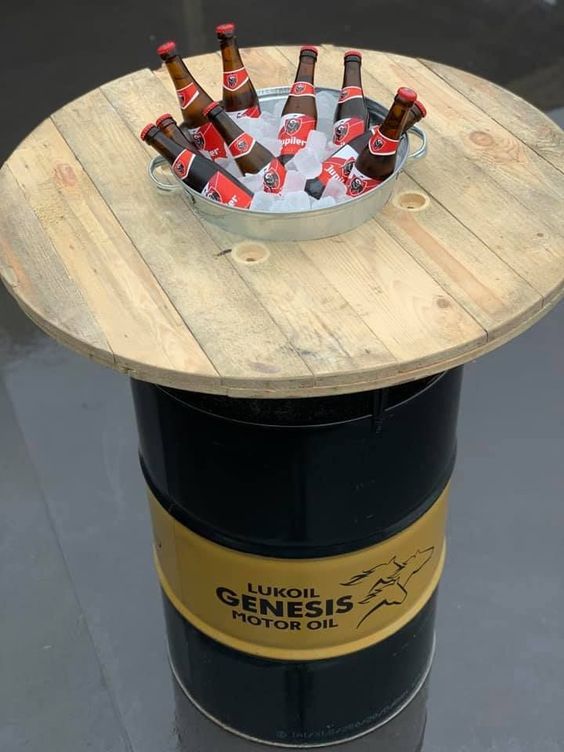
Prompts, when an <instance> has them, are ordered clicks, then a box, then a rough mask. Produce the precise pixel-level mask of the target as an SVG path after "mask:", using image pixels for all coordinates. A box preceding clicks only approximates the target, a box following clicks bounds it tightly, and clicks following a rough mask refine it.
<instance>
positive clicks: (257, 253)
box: [231, 242, 270, 265]
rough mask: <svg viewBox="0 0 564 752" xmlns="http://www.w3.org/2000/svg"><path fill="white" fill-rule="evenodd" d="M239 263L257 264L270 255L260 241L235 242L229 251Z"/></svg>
mask: <svg viewBox="0 0 564 752" xmlns="http://www.w3.org/2000/svg"><path fill="white" fill-rule="evenodd" d="M231 255H232V257H233V258H234V259H235V261H238V262H239V263H240V264H247V265H251V264H259V263H261V262H262V261H266V259H267V258H268V257H269V256H270V251H269V250H268V248H267V247H266V246H265V245H262V243H250V242H249V243H247V242H245V243H237V245H236V246H234V247H233V251H232V253H231Z"/></svg>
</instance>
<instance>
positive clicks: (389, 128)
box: [380, 99, 411, 141]
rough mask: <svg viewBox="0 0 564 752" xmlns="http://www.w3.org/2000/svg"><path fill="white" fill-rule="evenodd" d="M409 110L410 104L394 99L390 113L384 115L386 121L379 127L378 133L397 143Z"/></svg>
mask: <svg viewBox="0 0 564 752" xmlns="http://www.w3.org/2000/svg"><path fill="white" fill-rule="evenodd" d="M410 109H411V104H410V103H407V102H402V101H401V100H399V99H395V100H394V103H393V105H392V107H391V109H390V111H389V112H388V114H387V115H386V119H385V120H384V122H383V123H382V125H381V126H380V133H382V134H383V135H384V136H387V137H388V138H393V139H395V140H396V141H397V140H398V139H399V137H400V136H401V133H402V130H403V126H404V122H405V119H406V117H407V113H408V112H409V110H410Z"/></svg>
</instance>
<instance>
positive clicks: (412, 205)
mask: <svg viewBox="0 0 564 752" xmlns="http://www.w3.org/2000/svg"><path fill="white" fill-rule="evenodd" d="M394 204H395V205H396V206H399V208H400V209H407V211H421V210H422V209H426V208H427V207H428V206H429V204H430V201H429V196H426V195H425V194H424V193H418V192H417V191H404V192H403V193H398V195H397V196H396V197H395V198H394Z"/></svg>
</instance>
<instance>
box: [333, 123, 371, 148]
mask: <svg viewBox="0 0 564 752" xmlns="http://www.w3.org/2000/svg"><path fill="white" fill-rule="evenodd" d="M365 130H366V124H365V122H364V120H363V119H362V118H357V117H350V118H342V119H341V120H337V122H336V123H335V125H334V126H333V143H334V144H336V145H337V146H343V145H344V144H348V143H349V141H352V140H353V138H356V137H357V136H362V134H363V133H364V132H365Z"/></svg>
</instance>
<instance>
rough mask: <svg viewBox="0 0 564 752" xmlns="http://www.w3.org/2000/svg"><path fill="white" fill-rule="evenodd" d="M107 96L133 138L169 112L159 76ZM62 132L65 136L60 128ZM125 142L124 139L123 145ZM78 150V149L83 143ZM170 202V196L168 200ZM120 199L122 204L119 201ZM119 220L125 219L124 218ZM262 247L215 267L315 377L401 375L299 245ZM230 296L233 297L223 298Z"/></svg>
mask: <svg viewBox="0 0 564 752" xmlns="http://www.w3.org/2000/svg"><path fill="white" fill-rule="evenodd" d="M121 84H125V86H122V85H121ZM138 89H139V91H138ZM104 92H105V94H106V95H107V96H108V97H109V98H110V99H111V101H112V103H114V104H115V105H116V107H117V108H118V109H119V110H120V112H121V114H122V115H123V117H124V119H125V121H126V122H127V123H128V124H129V125H130V126H131V132H132V134H135V133H137V126H138V125H139V123H140V122H143V121H145V120H146V119H147V117H148V116H149V113H150V112H153V111H155V110H157V111H161V110H163V109H166V108H167V105H168V104H169V100H170V98H171V94H170V92H169V91H165V89H164V87H163V86H162V84H161V83H160V81H158V80H157V79H156V78H155V77H153V80H152V81H151V80H150V79H149V78H148V77H147V76H145V75H143V76H137V75H136V76H135V80H133V81H132V80H127V81H124V80H123V79H122V81H121V83H120V85H119V87H117V86H114V84H112V85H110V86H109V87H105V88H104ZM97 106H99V105H97ZM57 122H59V120H57ZM104 122H105V123H106V124H107V123H108V122H111V116H110V115H109V114H108V115H107V116H105V117H104ZM61 127H62V128H63V131H64V132H65V133H66V130H65V129H64V126H63V125H62V124H61ZM116 127H117V126H116ZM124 139H125V137H123V136H120V140H124ZM73 143H74V142H73ZM135 146H137V145H135ZM73 148H74V147H73ZM76 148H77V149H80V144H79V143H77V144H76ZM136 150H137V149H136ZM81 159H82V156H81ZM97 164H98V160H97ZM92 169H95V166H93V167H92ZM138 169H139V170H141V169H142V168H141V167H139V168H138ZM92 174H94V173H92ZM94 179H95V181H96V182H97V183H98V180H99V179H101V180H102V181H103V175H102V174H101V175H100V176H98V174H96V176H95V178H94ZM100 190H101V191H102V192H103V193H104V195H106V190H107V189H106V187H105V186H104V185H103V184H101V185H100ZM153 190H154V189H153ZM107 196H108V198H107V200H108V202H109V203H110V202H111V205H112V206H113V207H114V211H116V213H118V211H119V209H118V208H117V206H118V204H117V203H116V196H115V195H114V194H113V193H112V194H111V195H110V194H109V193H108V194H107ZM169 199H170V197H168V196H166V197H165V198H164V201H169ZM117 200H118V203H119V197H117ZM184 211H185V210H184ZM118 216H120V217H121V214H118ZM202 224H203V226H204V227H205V228H206V230H207V232H208V233H209V234H210V236H211V237H213V238H214V239H215V240H216V243H217V247H218V248H220V249H221V248H230V247H233V246H234V244H235V243H236V242H238V241H242V240H243V239H242V238H237V237H236V236H234V235H233V233H226V232H222V231H221V230H219V229H218V228H216V227H214V226H213V225H212V224H210V223H206V222H203V223H202ZM128 231H129V230H128ZM200 232H201V228H200ZM135 242H136V243H138V242H139V240H138V239H137V238H136V241H135ZM208 243H209V238H208ZM259 245H260V247H261V248H263V249H265V250H266V256H268V262H267V263H259V264H251V265H249V264H245V263H239V262H238V261H237V260H235V258H234V256H229V255H228V254H225V255H224V256H223V257H222V260H221V261H220V262H218V261H215V262H214V263H215V265H216V266H217V265H218V263H219V264H221V265H222V266H225V265H228V264H232V265H233V267H234V269H235V270H236V272H237V273H238V274H240V275H241V276H242V278H243V279H244V280H245V283H246V286H247V287H248V288H249V289H250V290H252V292H253V293H254V295H255V300H256V302H255V308H256V307H257V306H258V307H260V308H264V309H265V310H267V311H268V313H269V315H270V316H271V318H272V320H273V321H275V322H276V324H277V325H278V326H279V327H280V329H281V331H282V332H283V333H284V334H285V336H286V338H287V339H288V342H289V343H290V344H291V346H292V347H293V348H294V349H295V351H296V352H297V353H299V355H300V356H301V358H302V359H303V361H304V362H305V363H306V364H307V366H308V368H309V369H310V370H311V372H312V373H313V374H314V375H315V376H317V375H321V374H323V375H324V377H325V378H328V376H327V374H333V373H335V372H338V373H339V376H338V378H339V380H343V379H346V377H347V374H354V373H355V372H357V371H358V370H363V369H365V368H368V367H371V368H372V369H373V370H374V372H375V373H376V372H378V371H379V369H382V370H383V371H384V372H389V371H390V370H394V369H395V370H397V364H396V363H395V358H394V357H393V356H392V355H391V353H390V352H389V351H388V350H387V348H386V347H385V346H384V345H383V344H382V343H381V341H380V340H379V338H378V337H377V336H376V335H375V333H374V332H372V331H371V330H370V329H369V328H368V327H367V326H366V325H365V324H364V323H363V322H362V321H361V320H360V319H359V317H358V316H357V314H356V313H355V312H354V311H353V310H352V308H351V307H350V306H349V305H348V304H347V303H346V301H345V300H344V299H343V298H342V296H341V295H339V293H337V291H336V290H335V289H334V288H333V287H332V285H331V284H329V283H328V282H327V280H326V279H325V278H324V277H323V275H320V274H319V271H318V270H317V269H316V268H315V267H314V266H313V265H312V264H311V263H310V262H309V261H308V259H307V258H306V257H305V256H304V254H303V252H302V251H301V249H300V247H299V245H297V244H295V243H288V244H284V245H279V244H274V243H268V244H267V245H268V249H266V246H265V245H264V244H254V247H255V248H257V247H259ZM168 289H169V287H168V285H167V290H168ZM228 295H229V292H227V293H226V294H225V295H224V296H223V297H224V298H226V297H228ZM173 300H175V302H176V303H177V305H178V307H179V310H182V308H181V307H180V303H178V302H177V300H176V298H175V297H174V298H173ZM239 336H240V335H239ZM255 338H256V343H255V345H254V346H255V347H257V346H259V347H262V344H261V343H260V336H259V333H258V332H256V331H255ZM214 362H215V361H214Z"/></svg>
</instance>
